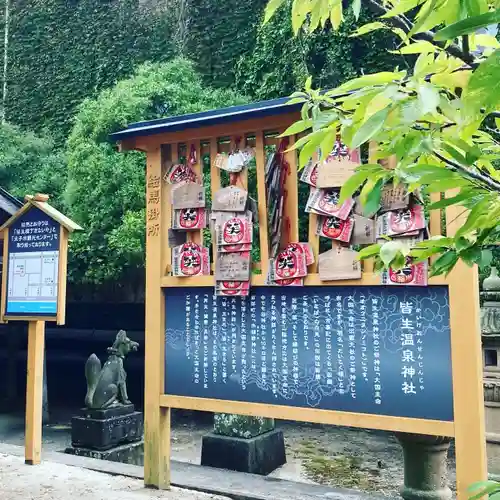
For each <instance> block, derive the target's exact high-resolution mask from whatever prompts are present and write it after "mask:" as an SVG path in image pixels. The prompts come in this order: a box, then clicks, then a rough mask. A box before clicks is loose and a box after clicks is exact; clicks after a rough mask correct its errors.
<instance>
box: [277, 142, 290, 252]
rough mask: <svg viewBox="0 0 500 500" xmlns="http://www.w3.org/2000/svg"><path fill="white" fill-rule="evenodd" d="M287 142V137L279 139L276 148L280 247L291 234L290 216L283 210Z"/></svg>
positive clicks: (287, 240) (287, 165)
mask: <svg viewBox="0 0 500 500" xmlns="http://www.w3.org/2000/svg"><path fill="white" fill-rule="evenodd" d="M289 144H290V139H289V138H288V137H284V138H283V139H282V140H281V142H280V144H279V146H278V150H277V155H278V161H277V165H278V167H279V168H280V169H281V172H280V184H279V186H280V193H281V197H282V198H283V228H282V234H281V238H280V239H281V241H280V244H279V246H280V248H283V247H285V246H286V245H287V244H288V243H290V235H291V222H290V216H289V215H287V214H286V212H285V207H286V202H287V198H288V190H287V189H285V184H286V178H287V176H288V175H290V163H289V162H288V161H287V160H286V157H285V151H286V150H287V149H288V146H289ZM283 235H285V238H283Z"/></svg>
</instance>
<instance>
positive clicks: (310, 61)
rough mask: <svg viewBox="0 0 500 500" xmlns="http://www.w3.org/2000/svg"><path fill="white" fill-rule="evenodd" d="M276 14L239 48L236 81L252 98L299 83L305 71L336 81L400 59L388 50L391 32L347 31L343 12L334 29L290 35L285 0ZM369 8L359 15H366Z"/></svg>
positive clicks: (350, 25) (329, 83)
mask: <svg viewBox="0 0 500 500" xmlns="http://www.w3.org/2000/svg"><path fill="white" fill-rule="evenodd" d="M286 4H287V5H286V6H285V7H284V8H283V9H281V10H280V15H279V16H276V17H274V18H273V19H272V20H271V21H269V22H268V23H266V24H264V25H261V26H260V27H259V28H258V30H257V38H256V41H255V44H254V47H253V48H252V49H251V50H249V51H248V52H245V53H243V54H242V55H241V56H240V58H239V60H238V63H237V65H236V70H235V85H236V87H237V88H239V89H241V90H242V91H243V92H244V93H245V94H246V95H250V96H252V97H253V98H254V99H269V98H274V97H281V96H283V95H286V94H290V93H291V92H293V91H294V90H295V89H296V88H297V87H302V86H303V85H304V82H305V80H306V78H307V75H309V74H310V75H312V76H313V77H314V81H315V82H317V84H318V85H321V86H323V87H327V88H328V87H336V86H337V85H340V84H341V83H342V82H344V81H345V80H347V79H349V78H353V77H355V76H357V75H360V74H362V73H363V72H366V71H373V70H375V71H377V70H384V69H387V68H392V67H394V65H396V64H404V60H403V59H402V58H401V56H397V55H393V54H389V53H388V52H387V50H386V49H387V47H390V48H396V44H395V42H396V38H395V37H394V36H393V35H392V34H390V33H387V32H386V33H382V32H380V33H374V34H371V35H369V36H367V37H365V38H353V37H350V36H349V35H350V33H352V31H353V29H354V26H355V23H356V21H355V19H354V16H353V15H352V14H348V15H347V17H346V20H345V22H344V24H343V25H342V26H341V27H340V29H339V30H338V31H335V30H333V29H331V27H325V29H322V30H321V31H319V32H302V33H301V34H300V36H298V37H293V30H292V24H291V22H290V16H289V12H287V9H288V11H289V10H290V5H289V4H290V2H286ZM372 18H373V17H372V16H371V15H370V14H367V13H365V12H364V13H362V19H363V20H365V21H367V22H368V21H370V20H371V19H372Z"/></svg>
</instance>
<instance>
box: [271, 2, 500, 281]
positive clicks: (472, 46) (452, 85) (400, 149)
mask: <svg viewBox="0 0 500 500" xmlns="http://www.w3.org/2000/svg"><path fill="white" fill-rule="evenodd" d="M285 3H286V0H271V1H270V2H269V4H268V7H267V11H266V20H268V21H269V19H270V18H271V17H272V15H273V14H274V13H275V12H277V10H278V9H279V8H280V7H281V6H282V5H284V4H285ZM371 6H372V7H375V8H376V10H377V11H378V12H379V14H381V15H380V17H379V19H378V20H377V21H375V23H373V22H372V23H369V24H368V25H365V26H364V27H363V26H362V27H361V28H359V29H358V30H357V31H356V32H355V33H354V35H355V36H356V37H357V36H359V35H360V34H363V33H372V32H373V31H374V30H381V29H383V30H390V31H392V32H393V33H394V35H396V36H398V37H399V38H400V47H398V50H397V52H398V53H401V54H415V55H417V54H418V57H417V59H416V60H415V61H414V64H413V68H409V71H394V72H390V71H383V72H379V73H374V74H369V75H364V76H361V77H358V78H354V79H353V80H350V81H348V82H345V83H343V84H342V85H340V86H338V87H337V88H335V89H333V90H328V91H326V92H320V91H319V90H318V89H312V88H310V85H308V82H307V83H306V89H305V90H306V91H305V93H300V92H297V93H295V94H293V95H292V98H293V101H294V102H303V107H302V120H301V122H299V124H298V125H296V127H299V128H300V127H304V128H305V126H309V125H310V132H309V134H308V135H306V136H305V137H303V138H301V139H300V140H299V141H297V143H296V144H295V148H298V149H300V150H301V151H300V155H299V161H300V166H301V167H302V166H303V165H304V164H305V163H306V162H308V161H309V160H310V158H311V156H312V154H313V153H314V152H315V151H316V150H317V149H318V148H319V149H320V150H321V152H322V154H328V153H329V152H330V150H331V146H332V141H333V138H334V137H335V135H336V134H337V133H338V132H339V130H340V132H341V134H342V137H343V140H344V141H345V142H346V143H347V144H348V145H349V146H350V147H358V146H360V145H361V144H363V143H366V142H368V141H375V142H376V143H378V145H379V146H378V152H377V159H387V158H389V157H395V158H396V161H397V165H396V168H395V169H388V168H385V167H383V166H381V165H363V166H361V167H359V168H358V173H357V174H356V175H355V176H354V177H353V179H351V181H350V182H348V183H347V184H346V186H344V188H343V190H342V193H341V197H342V198H345V197H346V196H348V195H352V194H353V193H354V192H356V191H357V190H360V199H361V202H362V203H363V204H364V205H365V210H367V211H368V209H369V210H370V211H372V209H376V208H377V207H378V205H379V202H380V194H381V190H382V188H383V187H384V185H385V184H387V183H391V182H394V183H404V184H406V185H407V186H408V188H409V191H411V192H413V191H415V190H417V189H418V190H420V191H421V192H422V193H423V195H424V196H425V197H427V196H429V195H430V194H431V193H442V192H447V191H450V190H454V194H452V195H449V196H448V199H447V200H443V201H440V202H438V203H436V204H434V205H433V206H431V207H430V208H431V209H441V208H444V207H457V214H458V216H457V217H456V218H458V221H457V223H456V225H457V226H458V228H457V230H456V233H455V234H453V235H449V236H450V237H444V236H438V237H434V238H432V239H431V240H429V241H424V242H422V243H421V244H418V245H417V248H408V247H406V246H405V243H404V242H402V241H401V240H394V241H388V242H386V243H384V244H383V245H374V246H371V247H368V248H367V249H365V250H364V251H363V252H361V253H360V258H366V257H369V256H375V257H376V259H375V268H376V269H383V268H387V267H393V268H400V267H402V266H403V265H404V263H405V258H406V257H407V256H411V257H413V258H414V259H416V260H426V259H428V258H429V257H430V256H432V255H435V256H436V257H437V258H436V260H435V261H434V263H433V266H432V274H433V275H438V274H447V273H449V272H450V271H451V270H452V269H453V267H454V266H455V264H456V263H457V262H458V261H459V260H461V261H463V262H465V263H466V264H467V265H469V266H472V265H474V264H479V265H489V264H490V262H491V257H492V255H491V253H490V252H488V251H484V250H485V249H486V247H487V246H488V245H490V244H495V243H496V242H498V239H499V237H500V226H498V220H499V219H500V197H499V193H500V172H499V171H498V170H496V169H495V165H498V161H499V160H500V142H498V137H499V131H498V129H495V128H494V127H491V123H492V120H493V118H495V120H496V125H497V127H498V124H499V118H500V113H499V112H498V111H497V107H498V106H499V105H500V100H499V97H498V96H499V87H498V82H499V81H500V64H499V61H500V48H498V47H499V44H498V42H497V41H496V40H495V39H494V37H492V36H491V35H488V34H479V33H476V30H477V29H478V28H482V27H485V26H489V25H490V24H491V23H492V22H497V21H496V20H498V19H500V9H499V7H500V5H499V2H498V1H495V2H490V1H488V0H470V1H468V2H454V1H443V2H436V1H435V0H405V1H396V0H392V1H391V0H390V1H388V2H385V1H384V2H383V1H379V0H372V1H371ZM351 8H352V10H353V11H355V13H357V11H358V9H359V2H357V1H356V0H354V1H353V2H352V3H351ZM343 9H344V5H343V3H342V2H341V0H334V1H331V0H319V1H317V0H293V2H292V24H293V31H294V33H295V34H297V33H299V32H300V31H304V32H306V33H311V32H313V31H314V30H316V29H320V30H323V29H324V28H325V26H326V25H327V24H328V23H331V25H332V26H333V27H334V28H335V29H337V28H338V27H339V26H340V24H341V21H342V19H343V16H344V14H343ZM403 15H404V17H402V16H403ZM432 30H434V32H433V31H432ZM457 37H460V39H457ZM443 41H446V44H443V43H442V42H443ZM478 47H481V50H479V51H477V50H476V49H477V48H478ZM460 212H463V213H464V217H463V219H460V215H459V214H460ZM467 212H468V213H467ZM389 240H390V239H389Z"/></svg>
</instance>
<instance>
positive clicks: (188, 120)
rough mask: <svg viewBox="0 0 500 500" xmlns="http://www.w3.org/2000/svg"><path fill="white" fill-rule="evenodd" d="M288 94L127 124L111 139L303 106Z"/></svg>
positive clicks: (161, 131)
mask: <svg viewBox="0 0 500 500" xmlns="http://www.w3.org/2000/svg"><path fill="white" fill-rule="evenodd" d="M288 100H289V98H288V97H282V98H280V99H272V100H270V101H261V102H254V103H252V104H244V105H240V106H231V107H229V108H222V109H214V110H211V111H203V112H201V113H192V114H189V115H181V116H173V117H169V118H160V119H159V120H150V121H144V122H138V123H132V124H131V125H129V126H128V127H127V128H125V129H123V130H120V131H119V132H115V133H114V134H111V139H113V140H115V141H120V140H122V139H127V138H129V137H139V136H148V135H153V134H160V133H163V132H177V131H179V130H186V129H194V128H200V127H207V126H210V125H219V124H222V123H231V122H236V121H243V120H249V119H251V118H266V117H270V116H276V115H281V114H286V113H291V112H293V111H297V110H299V109H300V106H301V105H300V104H287V102H288Z"/></svg>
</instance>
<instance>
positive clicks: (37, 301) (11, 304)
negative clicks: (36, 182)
mask: <svg viewBox="0 0 500 500" xmlns="http://www.w3.org/2000/svg"><path fill="white" fill-rule="evenodd" d="M47 200H48V196H46V195H36V196H27V197H26V198H25V201H26V203H25V205H24V206H23V207H22V208H21V209H20V210H18V212H17V213H15V214H14V215H13V216H12V217H11V218H10V219H9V220H8V221H7V222H6V223H5V224H4V225H3V226H2V227H1V228H0V229H1V230H3V231H4V232H5V233H4V236H5V238H4V273H5V274H4V279H3V282H2V319H3V320H16V319H18V320H33V319H41V320H46V321H57V323H58V324H63V323H64V316H65V302H66V272H67V251H68V234H69V233H71V232H73V231H75V230H80V229H81V228H80V226H79V225H78V224H76V223H74V222H73V221H71V220H70V219H68V218H67V217H66V216H64V215H63V214H62V213H60V212H59V211H58V210H56V209H55V208H53V207H52V206H50V205H49V204H48V203H47Z"/></svg>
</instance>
